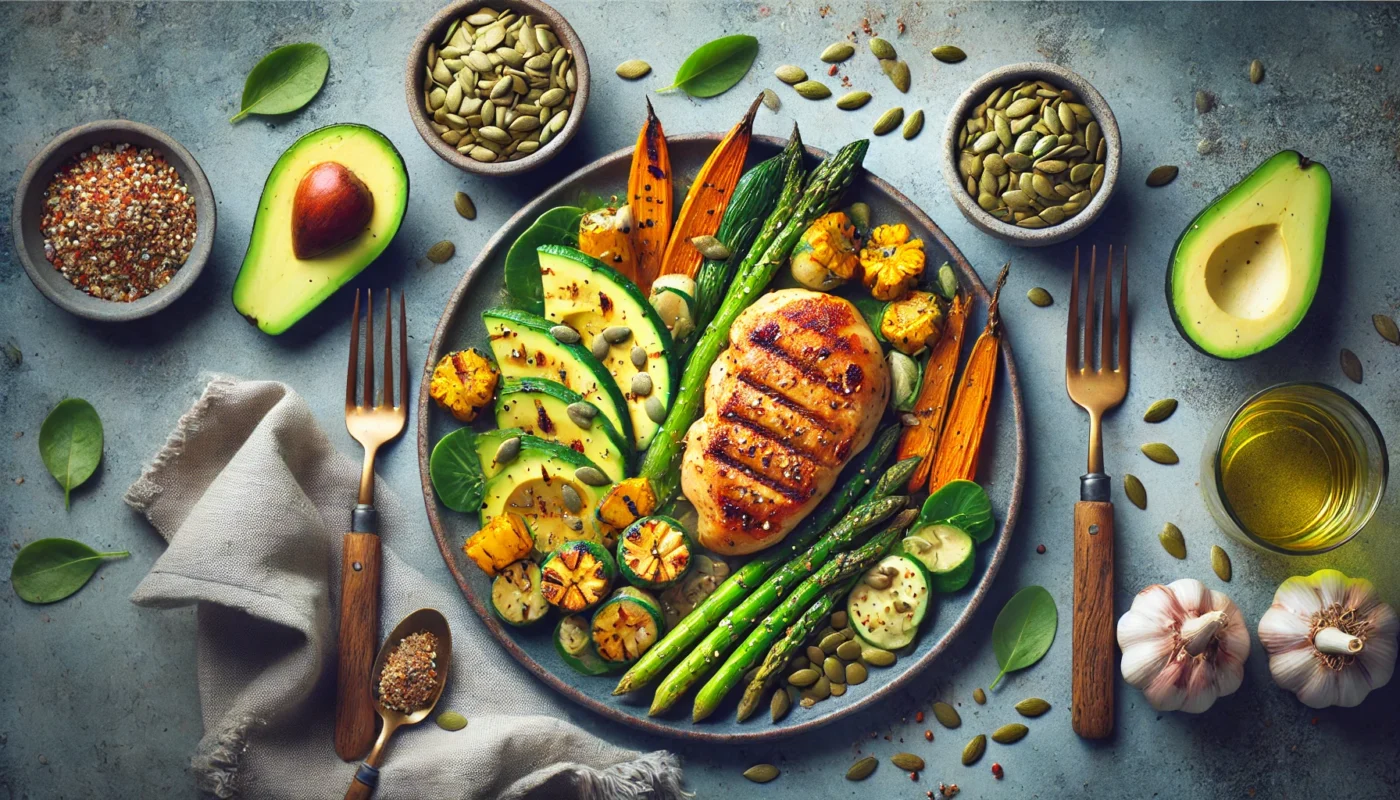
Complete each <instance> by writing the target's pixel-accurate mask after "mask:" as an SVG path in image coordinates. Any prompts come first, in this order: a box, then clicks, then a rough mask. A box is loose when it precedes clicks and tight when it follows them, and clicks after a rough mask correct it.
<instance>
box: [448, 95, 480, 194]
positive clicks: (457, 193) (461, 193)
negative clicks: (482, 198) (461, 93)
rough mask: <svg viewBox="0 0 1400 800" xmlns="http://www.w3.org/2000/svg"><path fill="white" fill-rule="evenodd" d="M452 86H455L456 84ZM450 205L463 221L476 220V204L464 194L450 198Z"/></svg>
mask: <svg viewBox="0 0 1400 800" xmlns="http://www.w3.org/2000/svg"><path fill="white" fill-rule="evenodd" d="M453 85H454V86H455V85H456V84H453ZM452 205H454V206H456V208H457V213H458V214H460V215H462V217H463V218H464V219H476V203H473V202H472V199H471V198H470V197H468V196H467V193H466V192H458V193H457V194H456V196H455V197H453V198H452Z"/></svg>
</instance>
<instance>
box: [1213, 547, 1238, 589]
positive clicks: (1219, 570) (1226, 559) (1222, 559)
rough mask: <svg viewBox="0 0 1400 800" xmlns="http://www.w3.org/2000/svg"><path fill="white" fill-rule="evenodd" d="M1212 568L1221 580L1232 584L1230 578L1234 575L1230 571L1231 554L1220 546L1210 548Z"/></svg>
mask: <svg viewBox="0 0 1400 800" xmlns="http://www.w3.org/2000/svg"><path fill="white" fill-rule="evenodd" d="M1210 568H1211V569H1213V570H1215V575H1216V577H1218V578H1220V580H1222V581H1225V582H1226V583H1229V582H1230V576H1231V575H1232V574H1233V572H1232V571H1231V569H1230V554H1229V553H1227V552H1225V549H1224V548H1222V547H1221V546H1220V545H1218V544H1213V545H1211V546H1210Z"/></svg>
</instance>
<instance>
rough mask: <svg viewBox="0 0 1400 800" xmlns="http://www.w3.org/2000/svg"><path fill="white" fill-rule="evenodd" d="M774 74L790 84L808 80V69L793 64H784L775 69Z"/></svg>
mask: <svg viewBox="0 0 1400 800" xmlns="http://www.w3.org/2000/svg"><path fill="white" fill-rule="evenodd" d="M773 75H774V76H775V77H777V79H778V80H780V81H782V82H783V83H786V84H788V85H789V86H791V85H792V84H795V83H801V82H803V81H805V80H807V70H805V69H803V68H801V67H794V66H793V65H791V64H784V65H783V66H781V67H778V68H777V69H775V70H773Z"/></svg>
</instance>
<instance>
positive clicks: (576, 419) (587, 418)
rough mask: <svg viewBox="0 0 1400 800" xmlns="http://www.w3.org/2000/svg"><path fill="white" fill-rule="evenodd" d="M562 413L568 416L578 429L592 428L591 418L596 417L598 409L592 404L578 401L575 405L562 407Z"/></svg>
mask: <svg viewBox="0 0 1400 800" xmlns="http://www.w3.org/2000/svg"><path fill="white" fill-rule="evenodd" d="M564 413H566V414H568V415H569V419H571V420H573V423H574V424H575V425H577V426H579V427H580V428H591V427H593V418H594V417H595V416H597V415H598V409H597V408H596V407H594V405H593V404H592V403H586V402H583V401H582V400H580V401H579V402H577V403H570V404H568V405H567V406H565V407H564Z"/></svg>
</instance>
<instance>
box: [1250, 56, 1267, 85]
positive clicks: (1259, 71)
mask: <svg viewBox="0 0 1400 800" xmlns="http://www.w3.org/2000/svg"><path fill="white" fill-rule="evenodd" d="M1262 80H1264V62H1263V61H1260V60H1259V59H1257V58H1256V59H1254V60H1253V61H1251V62H1249V82H1250V83H1258V82H1260V81H1262Z"/></svg>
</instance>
